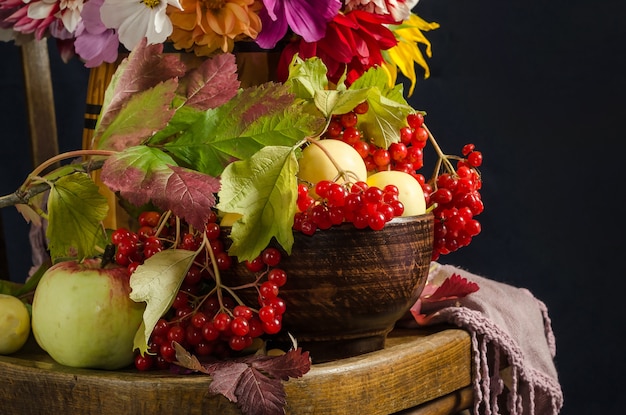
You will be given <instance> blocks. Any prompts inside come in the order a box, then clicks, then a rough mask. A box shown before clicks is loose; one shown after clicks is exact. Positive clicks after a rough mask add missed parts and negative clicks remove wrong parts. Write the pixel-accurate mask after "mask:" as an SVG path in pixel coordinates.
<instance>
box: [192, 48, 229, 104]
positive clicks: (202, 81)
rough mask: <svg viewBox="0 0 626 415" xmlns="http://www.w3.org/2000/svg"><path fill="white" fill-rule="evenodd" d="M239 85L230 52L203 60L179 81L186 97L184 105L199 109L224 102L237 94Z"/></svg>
mask: <svg viewBox="0 0 626 415" xmlns="http://www.w3.org/2000/svg"><path fill="white" fill-rule="evenodd" d="M183 82H184V83H183ZM239 85H240V82H239V80H238V79H237V65H236V63H235V56H234V55H232V54H220V55H217V56H215V57H214V58H212V59H207V60H205V61H203V62H202V64H201V65H200V66H199V67H198V68H196V69H194V70H192V71H190V72H189V74H187V76H186V77H185V79H184V80H182V81H181V88H184V93H183V95H184V96H185V97H186V98H187V102H186V103H185V105H188V106H190V107H193V108H196V109H199V110H207V109H211V108H217V107H219V106H220V105H222V104H225V103H226V102H228V101H229V100H230V99H231V98H233V97H234V96H235V95H237V91H238V89H239Z"/></svg>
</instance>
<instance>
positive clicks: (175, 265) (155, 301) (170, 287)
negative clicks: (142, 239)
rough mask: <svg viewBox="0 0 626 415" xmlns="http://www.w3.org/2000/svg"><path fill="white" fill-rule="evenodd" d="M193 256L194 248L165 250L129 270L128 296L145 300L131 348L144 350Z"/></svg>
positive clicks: (170, 303)
mask: <svg viewBox="0 0 626 415" xmlns="http://www.w3.org/2000/svg"><path fill="white" fill-rule="evenodd" d="M195 257H196V252H194V251H187V250H184V249H167V250H164V251H161V252H158V253H156V254H154V255H153V256H151V257H150V258H148V259H147V260H146V261H145V262H144V263H143V264H142V265H139V266H138V267H137V269H136V270H135V272H133V273H132V275H131V277H130V287H131V293H130V298H131V300H133V301H136V302H144V301H145V302H146V309H145V311H144V313H143V323H142V325H141V327H140V328H139V330H137V333H136V334H135V340H134V348H135V349H137V348H138V349H139V350H140V352H141V353H142V354H144V353H145V352H146V351H147V350H148V340H150V334H151V333H152V330H153V329H154V326H155V325H156V323H157V321H158V320H159V319H160V318H161V317H162V316H163V315H164V314H165V312H167V310H169V308H170V307H171V305H172V303H173V302H174V298H175V297H176V293H177V292H178V289H179V288H180V284H181V283H182V282H183V279H184V278H185V274H187V271H189V268H190V267H191V264H192V263H193V261H194V259H195Z"/></svg>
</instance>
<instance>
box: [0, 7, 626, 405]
mask: <svg viewBox="0 0 626 415" xmlns="http://www.w3.org/2000/svg"><path fill="white" fill-rule="evenodd" d="M625 6H626V2H623V0H598V1H595V2H588V1H582V0H553V1H549V2H528V1H515V0H514V1H502V0H477V1H461V0H422V1H421V2H420V4H418V6H417V9H416V10H417V12H418V14H420V15H421V16H422V17H424V18H425V19H426V20H428V21H436V22H438V23H440V24H441V28H440V29H438V30H435V31H433V32H430V33H429V34H428V38H429V39H430V40H431V42H432V44H433V58H432V59H431V60H430V66H431V71H432V75H431V77H430V79H428V80H421V81H419V82H418V86H417V88H416V91H415V93H414V95H413V97H411V99H410V101H411V103H412V104H413V106H414V107H416V108H417V109H422V110H425V111H427V113H428V115H427V117H426V122H427V124H428V126H429V128H430V129H431V131H432V132H433V133H434V134H435V136H436V137H437V138H438V141H439V142H440V144H442V145H443V146H444V150H445V151H446V152H448V153H459V152H460V149H461V146H462V145H463V144H465V143H467V142H473V143H475V144H476V146H477V147H478V149H480V150H481V151H482V152H483V154H484V158H485V162H484V165H483V167H482V169H481V171H482V174H483V177H484V188H483V199H484V202H485V206H486V210H485V212H484V213H483V214H482V215H481V216H480V217H479V218H480V219H481V222H482V224H483V233H482V234H481V235H479V236H478V237H477V238H476V239H475V240H474V241H473V242H472V244H471V245H470V246H469V247H466V248H463V249H462V250H460V251H459V252H457V253H454V254H451V255H448V256H446V257H443V258H442V259H441V262H446V263H450V264H454V265H459V266H462V267H464V268H466V269H468V270H470V271H472V272H474V273H477V274H480V275H484V276H487V277H489V278H492V279H496V280H499V281H503V282H506V283H509V284H512V285H516V286H521V287H526V288H528V289H530V290H531V291H532V292H533V293H534V294H535V296H536V297H538V298H539V299H541V300H542V301H544V302H545V303H546V305H547V306H548V309H549V312H550V315H551V318H552V325H553V329H554V332H555V335H556V340H557V357H556V366H557V370H558V371H559V376H560V381H561V384H562V387H563V391H564V395H565V406H564V408H563V411H562V413H563V414H566V415H569V414H580V415H583V414H585V415H586V414H613V413H622V412H623V409H622V406H623V404H622V403H621V402H620V401H621V399H620V398H621V393H622V391H623V387H624V386H625V385H626V382H624V381H623V380H622V379H623V378H624V373H626V365H625V359H624V353H623V349H624V348H623V346H622V344H621V343H620V341H621V339H620V337H622V335H623V332H624V323H623V317H624V314H626V313H624V311H623V310H624V305H623V294H624V292H625V289H626V285H625V283H624V279H625V277H626V276H625V275H624V271H623V270H622V269H623V268H622V267H621V266H620V265H621V264H620V263H619V261H620V260H621V259H620V258H622V257H621V255H622V251H623V248H624V245H625V244H624V237H625V235H626V234H625V227H626V226H625V223H626V222H625V221H626V219H625V218H624V213H625V212H624V207H623V206H624V205H623V201H622V200H623V196H622V194H621V193H622V192H623V191H624V190H626V189H625V187H624V185H623V182H624V167H623V165H624V163H623V157H624V151H623V150H624V135H625V134H624V132H623V128H622V126H623V122H624V119H625V118H626V117H625V116H626V104H625V103H624V96H625V95H624V94H625V93H626V85H625V84H626V81H625V78H624V73H625V72H626V55H625V52H626V47H625V46H624V43H625V42H626V29H625V27H626V26H625V25H624V24H623V18H624V15H625V14H624V12H626V7H625ZM0 54H1V56H2V57H3V58H2V61H1V62H0V87H1V91H2V93H1V94H0V125H2V126H3V128H2V132H1V133H0V134H1V140H2V149H1V150H0V177H2V179H1V180H0V193H1V194H6V193H9V192H11V191H13V190H15V188H17V186H18V185H19V184H20V183H21V181H22V180H23V179H24V177H25V175H26V174H27V173H28V171H30V166H29V164H28V163H29V162H28V151H29V148H28V130H27V123H26V118H25V115H24V105H25V104H24V98H23V82H22V78H21V77H22V74H21V69H20V60H19V59H20V58H19V50H18V48H16V47H15V46H13V45H12V44H0ZM52 64H53V70H54V82H55V94H56V95H55V100H56V103H57V106H56V107H57V112H58V128H59V135H60V140H61V147H62V150H68V149H74V148H78V147H80V145H81V134H82V117H83V113H84V94H85V87H86V83H87V76H88V73H87V71H86V70H85V69H84V68H82V67H81V65H80V63H78V62H72V63H71V64H69V65H66V64H62V63H61V62H59V59H58V56H56V54H55V53H54V52H53V53H52ZM2 215H3V218H4V222H5V227H8V229H5V231H6V236H7V237H8V239H9V241H12V242H13V243H12V244H11V246H10V249H11V251H10V253H9V255H10V266H11V277H12V279H14V280H20V279H22V278H23V276H24V275H25V273H26V272H27V270H28V266H29V258H28V255H29V252H28V247H27V245H26V234H27V227H26V225H24V224H23V223H22V221H21V219H20V218H19V217H18V215H17V214H16V213H15V212H14V210H13V209H12V208H10V209H4V210H3V211H2Z"/></svg>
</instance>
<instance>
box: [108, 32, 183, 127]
mask: <svg viewBox="0 0 626 415" xmlns="http://www.w3.org/2000/svg"><path fill="white" fill-rule="evenodd" d="M162 52H163V45H162V44H155V45H148V46H146V40H145V39H144V40H143V42H142V43H141V44H140V45H139V47H137V48H135V49H134V50H133V52H131V53H130V55H129V56H128V60H127V61H125V62H123V63H122V64H120V67H124V66H125V67H126V69H125V70H123V71H122V70H119V71H117V72H116V73H118V74H121V75H120V77H119V79H116V78H114V79H113V83H114V86H115V89H114V91H113V94H112V95H111V96H110V97H107V98H108V99H109V101H108V102H105V108H103V113H102V115H101V120H100V130H102V129H103V128H105V127H106V126H107V125H109V123H110V122H111V121H112V120H113V119H114V118H115V116H116V115H117V114H118V113H119V112H120V110H121V109H122V108H123V107H124V105H125V104H126V102H128V100H129V99H130V98H131V97H132V96H133V95H135V94H137V93H138V92H142V91H145V90H148V89H150V88H152V87H154V86H156V85H158V84H159V83H161V82H165V81H167V80H170V79H172V78H178V77H181V76H183V75H184V74H185V69H186V68H185V65H184V64H183V63H182V61H181V60H180V58H179V57H178V56H176V55H165V56H164V55H163V54H162Z"/></svg>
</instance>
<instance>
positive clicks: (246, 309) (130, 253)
mask: <svg viewBox="0 0 626 415" xmlns="http://www.w3.org/2000/svg"><path fill="white" fill-rule="evenodd" d="M177 221H178V223H177ZM164 222H165V223H164ZM182 228H185V226H184V224H182V225H181V221H180V220H178V219H176V218H172V217H169V218H162V217H161V214H160V213H158V212H153V211H150V212H144V213H142V214H141V215H140V216H139V230H138V231H137V232H131V231H129V230H128V229H125V228H120V229H116V230H115V231H114V232H113V233H112V235H111V241H112V244H113V245H114V246H115V247H116V253H115V257H114V260H115V262H116V263H117V264H119V265H122V266H126V267H128V270H129V272H130V273H132V272H134V271H135V270H136V269H137V267H138V266H139V265H141V264H143V263H144V261H145V260H146V259H148V258H150V257H151V256H152V255H154V254H155V253H156V252H159V251H161V250H163V249H170V248H177V249H186V250H189V251H194V252H196V251H199V254H198V255H197V256H196V259H195V261H194V263H193V264H192V265H191V267H190V268H189V270H188V271H187V273H186V275H185V277H184V280H183V281H182V284H181V286H180V289H179V291H178V292H177V294H176V297H175V299H174V302H173V304H172V306H171V307H170V310H169V311H168V312H167V313H166V314H165V315H164V316H163V317H162V318H161V319H160V320H159V321H158V322H157V324H156V326H155V327H154V329H153V331H152V335H151V337H150V341H149V344H148V346H149V353H147V354H144V355H141V354H138V355H137V356H136V357H135V367H136V368H137V369H139V370H149V369H151V368H160V369H164V368H167V367H169V365H170V364H171V363H172V362H174V361H175V358H176V350H175V348H174V342H177V343H179V344H180V345H181V346H183V347H184V348H185V349H187V350H188V351H190V352H193V353H194V354H195V355H196V356H198V357H200V358H202V357H206V356H214V357H225V356H229V355H230V354H232V353H233V352H238V351H241V350H243V349H245V348H246V347H249V346H251V345H252V343H253V340H254V339H255V338H258V337H261V336H263V335H265V334H270V335H271V334H276V333H278V332H279V331H280V330H281V328H282V316H283V314H284V313H285V310H286V306H285V302H284V300H283V299H282V298H280V297H279V292H280V287H282V286H283V285H284V284H285V283H286V282H287V273H286V272H285V271H284V270H283V269H281V268H280V267H279V265H280V261H281V259H282V254H281V252H280V251H279V250H278V249H276V248H273V247H267V248H265V249H264V250H263V252H262V253H261V254H260V255H259V256H258V257H257V258H255V259H254V260H252V261H246V262H245V267H246V269H247V270H248V271H249V272H250V274H251V277H250V283H249V284H247V285H243V286H239V287H237V288H233V287H226V286H225V285H221V284H222V283H221V282H220V283H218V282H217V281H218V279H216V278H215V271H214V267H213V265H215V267H216V268H217V272H219V271H226V270H228V269H230V268H231V267H232V266H233V264H234V258H232V257H230V256H229V255H228V253H227V252H226V250H225V241H224V238H225V236H223V234H222V230H221V227H220V225H219V224H218V223H217V215H214V214H213V215H212V216H211V217H210V218H209V223H208V224H207V226H206V229H205V231H204V235H203V234H201V233H199V232H195V231H192V230H189V231H188V232H185V233H182V234H180V233H177V231H176V229H182ZM187 228H189V227H187ZM205 238H206V239H205ZM203 241H206V243H205V245H204V247H205V249H204V250H202V249H200V248H201V247H202V246H203V245H202V243H203ZM213 262H215V264H213ZM251 287H254V288H255V289H256V290H257V293H258V296H257V298H258V308H253V307H251V306H248V305H246V304H244V303H243V302H242V301H241V300H240V299H239V298H238V297H236V290H238V289H245V288H251ZM225 288H228V290H225ZM218 291H219V292H218Z"/></svg>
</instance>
